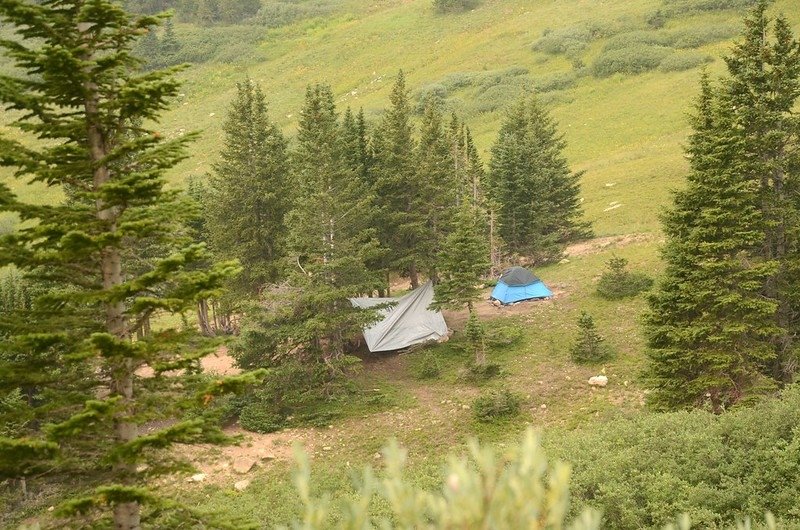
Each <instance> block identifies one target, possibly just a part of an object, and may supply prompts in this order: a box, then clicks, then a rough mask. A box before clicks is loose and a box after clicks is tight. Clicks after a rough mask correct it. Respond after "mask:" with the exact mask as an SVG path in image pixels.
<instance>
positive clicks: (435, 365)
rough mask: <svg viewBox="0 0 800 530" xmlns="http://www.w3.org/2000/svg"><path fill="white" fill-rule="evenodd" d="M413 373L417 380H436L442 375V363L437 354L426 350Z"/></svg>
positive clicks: (415, 365)
mask: <svg viewBox="0 0 800 530" xmlns="http://www.w3.org/2000/svg"><path fill="white" fill-rule="evenodd" d="M413 371H414V375H415V376H416V378H417V379H436V378H437V377H439V375H441V373H442V363H441V362H440V361H439V357H438V356H437V355H436V354H434V353H433V352H431V351H427V350H426V351H424V352H422V354H421V355H420V356H419V360H418V361H417V362H416V363H415V364H414V368H413Z"/></svg>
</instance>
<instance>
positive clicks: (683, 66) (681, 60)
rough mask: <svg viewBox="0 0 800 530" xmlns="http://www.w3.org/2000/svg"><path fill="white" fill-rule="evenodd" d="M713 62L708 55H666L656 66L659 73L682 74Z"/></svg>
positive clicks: (695, 53)
mask: <svg viewBox="0 0 800 530" xmlns="http://www.w3.org/2000/svg"><path fill="white" fill-rule="evenodd" d="M711 62H714V58H713V57H711V56H710V55H706V54H704V53H697V52H685V53H673V54H672V55H668V56H667V57H665V58H664V60H663V61H661V64H660V65H658V70H659V71H661V72H665V73H666V72H683V71H684V70H691V69H692V68H697V67H698V66H702V65H704V64H708V63H711Z"/></svg>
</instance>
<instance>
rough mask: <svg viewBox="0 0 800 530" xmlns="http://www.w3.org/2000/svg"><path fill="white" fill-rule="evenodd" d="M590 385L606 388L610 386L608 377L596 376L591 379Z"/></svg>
mask: <svg viewBox="0 0 800 530" xmlns="http://www.w3.org/2000/svg"><path fill="white" fill-rule="evenodd" d="M589 384H590V385H592V386H606V385H607V384H608V377H606V376H604V375H595V376H593V377H590V378H589Z"/></svg>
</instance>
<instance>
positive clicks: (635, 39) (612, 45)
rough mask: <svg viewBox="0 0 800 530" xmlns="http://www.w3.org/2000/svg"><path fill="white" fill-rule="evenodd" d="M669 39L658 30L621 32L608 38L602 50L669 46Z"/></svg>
mask: <svg viewBox="0 0 800 530" xmlns="http://www.w3.org/2000/svg"><path fill="white" fill-rule="evenodd" d="M670 44H671V39H670V37H669V36H668V35H666V34H664V33H662V32H658V31H631V32H629V33H623V34H621V35H617V36H615V37H614V38H612V39H610V40H609V41H608V42H607V43H606V45H605V46H603V51H604V52H610V51H614V50H625V49H630V48H637V47H640V46H664V47H667V46H670Z"/></svg>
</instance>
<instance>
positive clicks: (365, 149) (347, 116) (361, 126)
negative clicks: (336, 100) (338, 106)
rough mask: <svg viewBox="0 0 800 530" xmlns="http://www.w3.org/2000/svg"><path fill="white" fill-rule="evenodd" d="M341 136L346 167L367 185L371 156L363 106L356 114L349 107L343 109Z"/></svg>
mask: <svg viewBox="0 0 800 530" xmlns="http://www.w3.org/2000/svg"><path fill="white" fill-rule="evenodd" d="M341 138H342V149H343V152H342V156H343V157H344V160H345V164H346V165H347V168H348V169H349V170H350V171H352V172H353V174H354V175H355V176H357V177H358V178H360V179H361V180H362V181H363V182H364V183H365V184H367V185H368V186H369V171H370V167H371V166H372V156H371V153H370V151H369V136H368V133H367V122H366V120H365V118H364V109H363V108H362V109H360V110H359V111H358V114H356V115H354V114H353V111H352V110H351V109H350V107H347V110H345V111H344V115H343V116H342V130H341Z"/></svg>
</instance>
